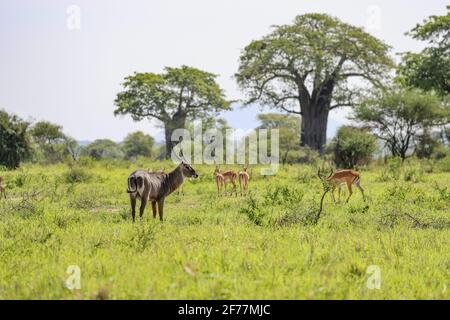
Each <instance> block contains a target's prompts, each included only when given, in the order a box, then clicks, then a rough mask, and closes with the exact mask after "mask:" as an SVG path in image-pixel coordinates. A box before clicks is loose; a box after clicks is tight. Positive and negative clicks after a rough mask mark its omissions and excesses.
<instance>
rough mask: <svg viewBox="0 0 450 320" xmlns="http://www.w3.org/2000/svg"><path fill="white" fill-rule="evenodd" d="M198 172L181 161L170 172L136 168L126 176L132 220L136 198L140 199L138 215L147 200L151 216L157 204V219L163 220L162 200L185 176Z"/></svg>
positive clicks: (192, 175) (154, 213) (194, 174)
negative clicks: (163, 172)
mask: <svg viewBox="0 0 450 320" xmlns="http://www.w3.org/2000/svg"><path fill="white" fill-rule="evenodd" d="M197 177H198V174H197V173H196V172H195V170H194V169H193V168H192V167H191V166H190V165H189V164H187V163H185V162H181V163H180V164H179V165H178V167H176V168H175V169H174V170H173V171H172V172H169V173H166V174H162V173H159V172H148V171H144V170H137V171H135V172H133V173H132V174H131V175H130V176H129V177H128V189H127V192H128V193H129V194H130V202H131V215H132V217H133V222H134V221H135V218H136V199H137V198H139V199H140V200H141V207H140V208H139V216H140V217H141V218H142V216H143V215H144V210H145V206H146V205H147V202H148V201H151V203H152V211H153V218H156V205H157V204H158V213H159V219H160V220H161V221H163V215H164V211H163V210H164V200H165V198H166V197H167V196H168V195H169V194H171V193H172V192H174V191H175V190H176V189H177V188H178V187H179V186H181V185H182V184H183V182H184V179H185V178H197Z"/></svg>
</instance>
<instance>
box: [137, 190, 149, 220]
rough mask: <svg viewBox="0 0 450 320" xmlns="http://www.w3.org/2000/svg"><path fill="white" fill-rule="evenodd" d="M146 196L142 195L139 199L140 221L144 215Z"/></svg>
mask: <svg viewBox="0 0 450 320" xmlns="http://www.w3.org/2000/svg"><path fill="white" fill-rule="evenodd" d="M147 201H148V196H147V195H145V194H144V195H143V196H142V198H141V207H140V208H139V218H141V219H142V216H143V215H144V211H145V207H146V206H147Z"/></svg>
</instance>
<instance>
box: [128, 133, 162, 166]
mask: <svg viewBox="0 0 450 320" xmlns="http://www.w3.org/2000/svg"><path fill="white" fill-rule="evenodd" d="M154 144H155V139H153V137H152V136H150V135H148V134H145V133H143V132H142V131H136V132H133V133H130V134H128V135H127V136H126V137H125V140H124V142H123V145H122V150H123V152H124V154H125V157H126V158H128V159H129V158H134V157H137V156H143V157H150V156H151V155H152V150H153V145H154Z"/></svg>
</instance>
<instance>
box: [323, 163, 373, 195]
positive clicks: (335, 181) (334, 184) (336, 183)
mask: <svg viewBox="0 0 450 320" xmlns="http://www.w3.org/2000/svg"><path fill="white" fill-rule="evenodd" d="M318 175H319V178H320V179H322V181H323V182H326V183H328V184H329V185H330V186H331V196H332V197H333V201H334V203H336V199H335V197H334V190H336V188H338V201H339V202H340V201H341V185H342V184H344V183H345V184H346V185H347V189H348V198H347V200H346V202H348V201H349V200H350V197H351V196H352V194H353V191H352V184H355V186H356V187H357V188H358V189H359V190H360V191H361V193H362V196H363V199H364V201H366V197H365V195H364V189H363V188H362V187H361V177H360V175H359V173H358V172H356V171H354V170H348V169H343V170H336V171H334V172H333V170H331V172H330V175H329V176H328V177H326V176H325V175H321V174H320V169H319V172H318Z"/></svg>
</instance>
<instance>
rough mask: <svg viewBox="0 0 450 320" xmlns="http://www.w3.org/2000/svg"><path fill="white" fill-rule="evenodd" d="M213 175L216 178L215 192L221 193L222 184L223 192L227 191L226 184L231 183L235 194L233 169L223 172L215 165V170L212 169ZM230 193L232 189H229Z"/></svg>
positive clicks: (235, 176)
mask: <svg viewBox="0 0 450 320" xmlns="http://www.w3.org/2000/svg"><path fill="white" fill-rule="evenodd" d="M214 176H215V178H216V184H217V194H218V195H220V194H221V193H222V186H223V187H225V194H226V193H227V184H228V183H231V184H232V185H233V190H234V193H235V194H236V196H237V185H236V180H237V174H236V172H234V171H233V170H228V171H225V172H221V171H220V169H219V166H217V167H216V170H214ZM231 194H233V191H231Z"/></svg>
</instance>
